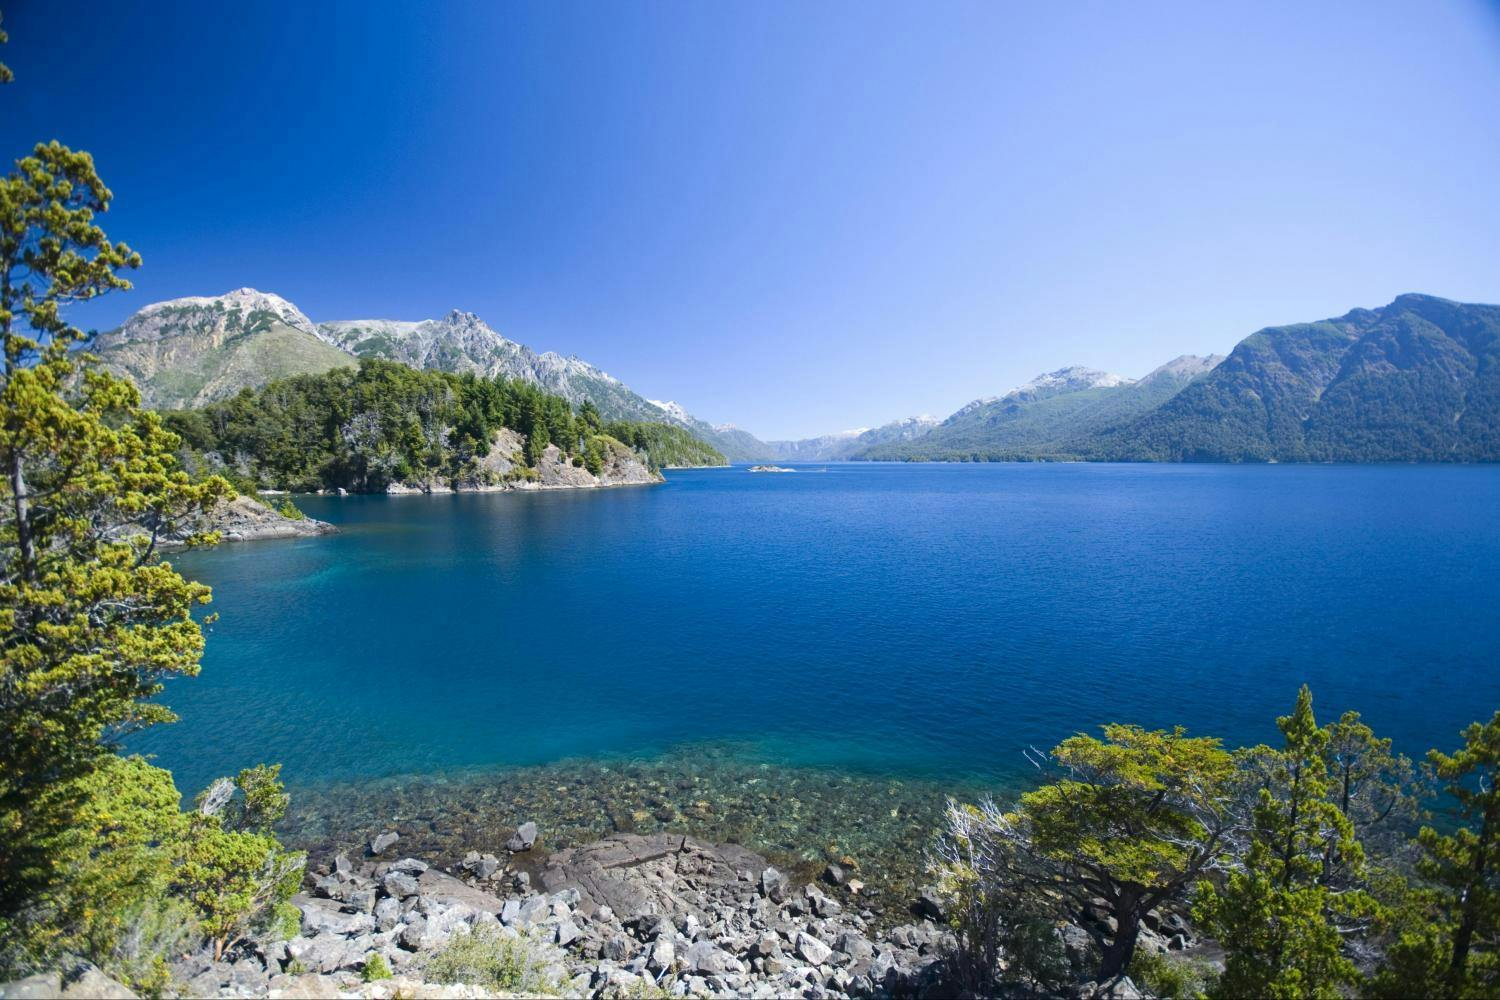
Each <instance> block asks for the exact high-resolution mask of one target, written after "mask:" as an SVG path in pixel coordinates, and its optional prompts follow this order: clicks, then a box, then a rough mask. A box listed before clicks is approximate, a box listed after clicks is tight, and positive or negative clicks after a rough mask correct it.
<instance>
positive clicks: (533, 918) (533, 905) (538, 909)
mask: <svg viewBox="0 0 1500 1000" xmlns="http://www.w3.org/2000/svg"><path fill="white" fill-rule="evenodd" d="M551 912H552V904H551V903H549V902H547V897H546V896H527V897H526V898H525V899H523V900H522V901H521V908H520V910H518V911H517V913H516V920H515V922H516V923H518V924H521V925H523V926H524V925H529V924H535V923H540V922H541V921H543V920H545V919H546V918H547V917H548V916H549V915H550V914H551Z"/></svg>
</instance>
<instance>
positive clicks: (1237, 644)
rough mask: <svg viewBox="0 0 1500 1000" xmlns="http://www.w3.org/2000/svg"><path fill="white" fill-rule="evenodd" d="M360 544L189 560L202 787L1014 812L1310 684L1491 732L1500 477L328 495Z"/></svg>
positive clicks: (1209, 472)
mask: <svg viewBox="0 0 1500 1000" xmlns="http://www.w3.org/2000/svg"><path fill="white" fill-rule="evenodd" d="M299 503H300V504H301V505H302V507H303V508H304V509H305V510H306V511H307V513H309V514H310V515H313V516H315V517H319V518H323V519H325V520H328V521H331V522H334V523H335V524H337V525H338V526H339V527H340V528H341V529H342V530H341V532H340V533H339V534H337V535H334V536H330V537H325V538H318V539H310V540H296V541H267V542H257V543H253V544H242V545H224V546H221V547H219V548H218V549H216V550H214V551H210V552H203V553H187V554H182V555H180V556H179V557H178V558H177V562H178V565H179V566H181V567H182V568H183V569H184V570H185V571H186V572H187V573H188V574H189V575H191V576H194V577H196V578H199V579H201V580H203V581H205V582H207V583H209V584H211V585H212V586H213V588H214V593H215V602H214V606H213V609H214V610H216V611H217V612H218V613H219V615H220V617H219V619H218V620H217V622H215V623H213V624H212V625H211V626H210V627H209V629H208V652H207V655H206V656H205V658H204V663H203V672H202V675H201V676H200V677H198V678H196V679H191V680H181V681H177V682H173V683H172V684H170V685H169V687H168V690H167V692H166V696H165V697H166V700H167V701H168V703H170V704H171V705H172V706H173V707H174V708H175V709H176V710H177V711H178V713H179V714H180V715H181V721H180V722H178V723H176V724H175V725H172V726H165V727H160V728H158V729H157V730H155V731H153V732H151V733H149V734H145V735H143V736H141V737H139V738H138V739H137V740H136V741H135V744H134V745H135V746H136V747H138V748H140V749H143V750H146V751H149V752H152V753H154V754H156V755H158V759H159V762H160V763H161V764H163V765H164V766H167V767H170V768H171V769H173V770H174V771H175V772H176V773H177V776H178V780H179V785H180V786H181V787H183V788H184V789H185V790H191V789H194V788H197V787H201V786H202V785H204V784H205V783H206V782H207V781H208V780H209V779H211V778H213V777H214V776H216V775H219V774H224V773H232V772H234V771H235V770H237V769H238V768H239V767H241V766H244V765H246V764H248V763H251V762H255V761H260V760H279V761H282V762H283V763H284V765H285V773H286V776H287V778H288V779H289V780H290V782H291V783H292V784H294V785H315V784H318V783H322V782H344V783H350V782H353V783H358V782H362V781H366V780H368V779H373V778H378V777H382V776H388V775H395V774H443V773H448V772H453V771H461V770H463V769H473V768H503V767H508V766H511V765H534V764H545V763H547V762H551V761H557V760H561V759H565V758H630V759H638V760H639V759H650V758H652V757H655V756H658V755H670V754H674V753H675V754H678V755H682V754H684V753H686V754H688V755H691V754H692V753H694V750H693V748H694V747H699V746H702V747H708V746H713V747H723V746H730V747H733V748H735V749H734V751H733V752H734V753H736V754H743V755H744V756H745V757H746V758H747V759H749V758H754V759H759V760H765V761H771V762H775V763H777V764H785V765H798V766H800V765H807V766H813V767H820V768H828V769H832V770H835V771H839V772H847V773H855V774H863V775H872V776H877V777H900V778H909V779H930V780H933V781H936V782H940V783H950V784H953V785H955V786H957V785H960V784H962V785H965V786H972V785H974V784H980V785H994V786H999V787H1004V786H1010V785H1012V784H1014V783H1016V782H1018V781H1023V780H1024V778H1025V774H1026V773H1027V770H1028V768H1029V765H1027V764H1026V761H1025V759H1024V757H1023V755H1022V752H1023V750H1024V748H1026V747H1027V746H1030V745H1034V746H1037V747H1047V746H1051V745H1053V744H1054V743H1056V742H1057V741H1058V740H1060V739H1062V738H1064V737H1066V736H1068V735H1070V734H1072V733H1074V732H1077V731H1080V730H1087V729H1090V728H1092V727H1095V726H1097V725H1098V724H1099V723H1101V722H1105V721H1110V720H1116V721H1127V722H1136V723H1140V724H1143V725H1147V726H1168V725H1172V724H1175V723H1181V724H1183V725H1186V726H1188V727H1189V728H1190V729H1191V730H1193V731H1194V732H1201V733H1210V734H1217V735H1220V736H1223V737H1224V738H1225V739H1226V740H1228V741H1230V742H1232V743H1246V742H1255V741H1261V740H1270V739H1272V738H1273V737H1274V736H1275V730H1274V722H1273V720H1274V717H1275V716H1276V715H1277V714H1282V713H1284V712H1286V711H1287V710H1288V709H1289V708H1290V707H1291V704H1292V701H1293V698H1294V696H1295V694H1296V690H1297V686H1298V685H1299V684H1301V683H1302V682H1304V681H1306V682H1308V683H1310V684H1311V685H1312V688H1313V691H1314V694H1315V696H1316V699H1317V705H1318V708H1319V710H1320V715H1322V716H1324V717H1328V716H1331V715H1332V714H1333V713H1334V712H1336V711H1341V710H1344V709H1348V708H1353V709H1358V710H1359V711H1360V712H1362V713H1364V715H1365V717H1366V719H1367V720H1368V721H1369V722H1371V723H1372V724H1373V725H1374V726H1375V728H1376V729H1377V731H1379V732H1382V733H1384V734H1386V735H1389V736H1392V737H1394V738H1395V740H1396V742H1397V746H1398V747H1399V748H1400V749H1403V750H1405V751H1407V752H1409V753H1413V754H1418V753H1420V752H1422V751H1424V750H1425V749H1426V748H1427V747H1429V746H1433V745H1438V746H1443V747H1451V745H1453V744H1454V743H1455V741H1456V738H1457V732H1458V730H1459V728H1460V727H1461V726H1462V725H1464V724H1465V723H1467V722H1469V721H1471V720H1473V719H1476V718H1479V717H1481V716H1485V717H1487V716H1488V715H1489V714H1490V713H1492V712H1493V711H1494V710H1495V709H1496V708H1497V707H1500V517H1497V513H1500V468H1485V467H1452V468H1436V467H1338V466H1329V467H1323V466H1245V467H1235V466H1140V465H867V464H857V465H832V466H829V467H828V470H827V471H826V472H819V471H812V470H804V471H801V472H798V473H795V474H789V475H752V474H749V473H747V472H746V471H745V470H743V469H707V470H691V471H675V472H670V473H668V482H667V483H666V484H664V485H661V486H656V487H642V488H627V489H616V490H604V491H567V492H548V493H509V494H486V495H459V496H439V497H405V496H403V497H348V498H332V497H307V498H301V499H300V500H299Z"/></svg>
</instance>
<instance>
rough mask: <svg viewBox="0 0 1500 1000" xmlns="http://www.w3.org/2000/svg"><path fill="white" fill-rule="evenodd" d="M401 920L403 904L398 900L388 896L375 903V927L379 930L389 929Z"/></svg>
mask: <svg viewBox="0 0 1500 1000" xmlns="http://www.w3.org/2000/svg"><path fill="white" fill-rule="evenodd" d="M400 922H401V904H400V902H398V901H397V900H394V899H391V898H390V897H386V898H385V899H382V900H380V902H378V903H376V904H375V928H376V930H379V931H389V930H391V929H393V928H394V927H395V926H396V925H397V924H399V923H400Z"/></svg>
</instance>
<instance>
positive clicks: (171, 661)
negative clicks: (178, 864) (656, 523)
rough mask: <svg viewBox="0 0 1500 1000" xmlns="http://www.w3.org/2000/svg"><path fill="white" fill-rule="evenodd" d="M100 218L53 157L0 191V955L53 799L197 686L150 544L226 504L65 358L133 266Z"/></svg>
mask: <svg viewBox="0 0 1500 1000" xmlns="http://www.w3.org/2000/svg"><path fill="white" fill-rule="evenodd" d="M109 202H110V192H109V189H108V188H107V187H105V185H104V182H103V181H101V180H100V179H99V176H98V174H97V173H96V172H95V170H94V164H93V160H92V159H91V158H90V156H89V155H88V154H87V153H77V152H73V151H72V150H70V149H68V148H66V147H65V146H62V145H60V144H58V143H56V142H53V143H48V144H43V145H38V146H37V147H36V149H35V151H34V152H33V153H32V155H31V156H28V157H26V158H24V159H22V160H20V161H18V162H17V163H16V167H15V169H14V170H13V171H12V172H11V173H9V174H8V175H6V176H5V177H3V178H0V347H3V353H4V362H3V363H4V368H3V373H0V474H3V481H0V746H3V747H4V748H5V752H4V753H3V754H0V887H3V889H0V937H4V936H5V933H4V928H5V926H6V921H7V920H13V919H15V918H16V915H17V914H18V913H19V912H20V911H21V910H22V909H25V908H32V909H34V908H35V906H36V905H37V900H38V894H39V893H43V892H44V891H45V890H46V889H47V887H48V886H50V885H52V884H54V883H55V881H56V879H57V877H58V874H57V872H56V871H55V868H54V866H52V865H51V864H50V863H49V862H48V854H49V852H50V850H51V848H50V847H49V845H51V844H52V843H53V842H54V841H55V839H56V837H58V836H60V835H61V834H62V833H64V832H65V831H66V829H67V824H68V822H69V816H70V812H71V809H72V805H71V804H70V802H69V801H68V798H67V796H66V795H62V794H61V790H63V789H67V788H70V787H77V781H78V779H80V778H81V777H83V776H85V775H87V774H88V773H89V772H90V771H91V770H92V769H93V768H94V767H96V766H97V765H98V764H99V762H100V760H101V759H102V758H103V757H104V755H106V754H108V753H109V752H110V748H111V746H112V744H113V742H114V741H115V740H116V739H117V738H118V737H119V736H120V735H121V734H123V733H125V732H128V731H130V730H133V729H138V728H140V727H142V726H148V725H151V724H153V723H156V722H161V721H163V720H166V719H170V718H171V717H172V716H171V713H170V712H169V711H168V710H167V709H166V708H165V707H164V706H161V705H158V704H155V703H152V702H150V701H148V700H147V699H149V698H150V696H151V695H153V694H155V693H156V692H157V691H159V690H160V685H161V680H162V678H164V677H168V676H172V675H176V674H192V673H196V672H197V669H198V660H199V657H200V655H201V653H202V649H203V637H202V634H201V632H200V631H199V627H198V624H197V622H195V621H194V620H193V618H192V615H191V612H192V609H193V608H194V607H195V606H196V605H199V604H203V603H206V602H207V601H208V598H209V592H208V589H207V588H206V587H203V586H200V585H198V584H193V583H189V582H188V581H187V580H185V579H183V578H182V577H181V576H180V575H178V574H177V572H176V571H175V570H173V569H172V567H171V566H170V565H168V564H166V563H163V562H161V561H160V560H159V558H158V552H157V544H158V542H159V540H160V539H161V538H162V537H163V535H164V534H166V533H168V532H176V531H179V530H181V527H182V523H183V520H184V518H188V517H193V516H196V515H197V514H199V513H201V512H203V511H205V510H207V509H208V508H209V507H210V506H211V505H213V504H214V503H216V502H218V501H219V500H220V499H222V498H224V497H226V496H228V495H229V494H230V492H231V491H230V490H229V487H228V484H227V483H225V482H224V481H223V480H222V479H217V478H214V479H210V480H207V481H205V482H198V483H195V482H192V481H190V480H189V478H188V476H187V475H186V474H185V473H184V472H183V471H182V470H181V469H179V468H177V465H176V459H175V458H174V457H173V455H174V451H175V449H176V447H177V443H178V442H177V439H176V437H175V435H172V434H170V433H168V432H167V431H166V430H165V429H164V427H163V425H162V423H161V420H160V419H159V418H158V417H157V416H156V415H155V414H152V413H149V412H143V411H141V410H140V408H139V401H140V397H139V394H138V393H137V392H136V390H135V388H134V387H133V386H132V385H130V384H129V383H128V382H123V381H121V380H119V379H116V378H113V377H111V376H109V375H106V374H104V373H103V372H100V371H97V370H94V369H93V368H92V366H91V365H90V364H89V363H88V362H87V359H86V358H81V357H80V355H79V354H78V352H77V351H76V350H75V348H76V347H77V346H78V345H79V343H80V342H81V341H82V340H83V339H84V335H83V333H82V332H81V331H80V330H78V329H76V328H74V327H72V326H70V325H69V324H68V323H67V322H66V320H65V319H64V318H63V307H64V306H65V305H66V304H68V303H71V302H79V301H83V300H87V299H91V298H94V297H95V296H98V295H102V294H104V293H106V292H109V291H113V290H116V289H122V288H128V287H129V282H128V281H126V280H125V278H124V277H122V276H121V274H120V273H119V272H121V271H125V270H129V269H132V268H135V267H138V266H139V265H140V257H139V256H138V255H136V254H135V253H134V252H133V251H132V250H131V249H130V248H129V247H127V246H126V245H125V244H123V243H111V242H110V241H109V239H108V238H107V237H106V236H105V234H104V232H103V230H102V229H100V228H99V226H98V225H97V224H96V221H95V220H96V216H97V215H98V213H101V212H103V211H105V210H106V209H107V208H108V206H109ZM194 540H195V541H208V540H210V539H209V538H207V537H200V538H197V539H194Z"/></svg>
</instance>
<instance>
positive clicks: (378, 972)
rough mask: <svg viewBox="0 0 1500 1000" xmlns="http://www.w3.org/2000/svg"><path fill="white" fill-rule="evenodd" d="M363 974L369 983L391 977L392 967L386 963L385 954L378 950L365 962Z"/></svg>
mask: <svg viewBox="0 0 1500 1000" xmlns="http://www.w3.org/2000/svg"><path fill="white" fill-rule="evenodd" d="M363 976H364V980H365V982H367V983H373V982H375V981H376V980H380V979H389V978H391V967H390V965H388V964H387V963H386V960H385V956H384V955H382V954H381V953H380V952H378V951H377V952H376V953H375V954H373V955H371V956H370V957H369V960H367V961H366V962H365V968H364V972H363Z"/></svg>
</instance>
